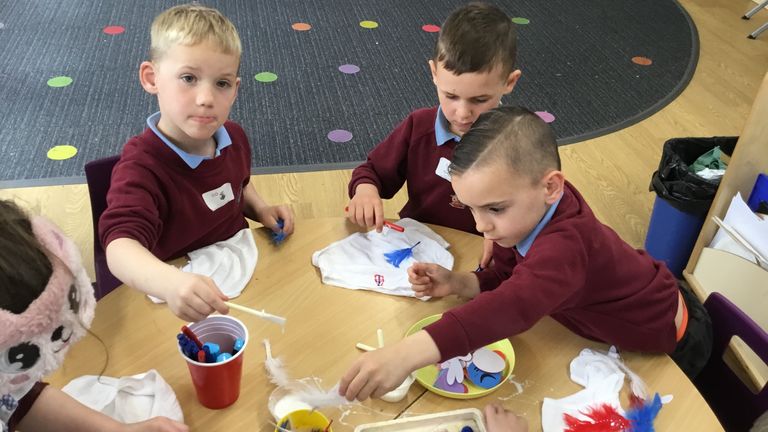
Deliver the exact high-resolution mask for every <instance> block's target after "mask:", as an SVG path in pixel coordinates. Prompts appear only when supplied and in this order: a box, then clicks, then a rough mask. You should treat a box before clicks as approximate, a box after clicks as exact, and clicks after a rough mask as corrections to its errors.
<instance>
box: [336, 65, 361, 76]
mask: <svg viewBox="0 0 768 432" xmlns="http://www.w3.org/2000/svg"><path fill="white" fill-rule="evenodd" d="M339 70H340V71H341V72H344V73H345V74H356V73H358V72H360V67H359V66H357V65H353V64H345V65H341V66H339Z"/></svg>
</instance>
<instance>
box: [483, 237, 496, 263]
mask: <svg viewBox="0 0 768 432" xmlns="http://www.w3.org/2000/svg"><path fill="white" fill-rule="evenodd" d="M492 259H493V240H488V239H487V238H484V239H483V255H482V256H481V257H480V268H481V269H487V268H488V267H490V265H491V260H492Z"/></svg>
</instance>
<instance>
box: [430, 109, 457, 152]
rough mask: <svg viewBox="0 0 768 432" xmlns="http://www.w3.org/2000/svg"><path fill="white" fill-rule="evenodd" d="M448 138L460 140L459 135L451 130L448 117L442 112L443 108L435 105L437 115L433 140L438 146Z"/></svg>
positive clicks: (448, 139)
mask: <svg viewBox="0 0 768 432" xmlns="http://www.w3.org/2000/svg"><path fill="white" fill-rule="evenodd" d="M450 140H454V141H456V142H458V141H461V137H460V136H458V135H456V134H455V133H453V132H451V128H450V125H449V123H448V119H447V118H445V114H443V108H442V107H439V106H438V107H437V116H436V117H435V141H436V142H437V145H438V146H441V145H443V144H445V143H447V142H448V141H450Z"/></svg>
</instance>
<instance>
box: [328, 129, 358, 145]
mask: <svg viewBox="0 0 768 432" xmlns="http://www.w3.org/2000/svg"><path fill="white" fill-rule="evenodd" d="M328 139H329V140H331V141H333V142H338V143H342V142H347V141H349V140H351V139H352V132H350V131H348V130H344V129H334V130H332V131H330V132H328Z"/></svg>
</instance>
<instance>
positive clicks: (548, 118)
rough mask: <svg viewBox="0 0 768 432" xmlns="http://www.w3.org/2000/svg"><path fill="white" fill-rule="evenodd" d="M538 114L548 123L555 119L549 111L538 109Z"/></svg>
mask: <svg viewBox="0 0 768 432" xmlns="http://www.w3.org/2000/svg"><path fill="white" fill-rule="evenodd" d="M536 115H537V116H539V117H540V118H541V119H542V120H544V121H545V122H547V123H552V122H553V121H555V116H554V115H552V114H551V113H550V112H548V111H536Z"/></svg>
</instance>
